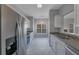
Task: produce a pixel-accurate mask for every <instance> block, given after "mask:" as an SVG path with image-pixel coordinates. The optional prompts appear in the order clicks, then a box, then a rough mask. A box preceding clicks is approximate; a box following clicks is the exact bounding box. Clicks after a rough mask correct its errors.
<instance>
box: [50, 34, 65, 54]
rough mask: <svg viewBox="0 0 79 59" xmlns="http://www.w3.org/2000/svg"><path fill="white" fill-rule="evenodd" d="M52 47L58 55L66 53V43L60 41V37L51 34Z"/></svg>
mask: <svg viewBox="0 0 79 59" xmlns="http://www.w3.org/2000/svg"><path fill="white" fill-rule="evenodd" d="M50 41H51V42H50V44H51V48H52V50H53V51H54V52H55V54H56V55H65V46H66V45H65V43H63V42H62V41H60V38H58V37H56V36H55V35H51V40H50Z"/></svg>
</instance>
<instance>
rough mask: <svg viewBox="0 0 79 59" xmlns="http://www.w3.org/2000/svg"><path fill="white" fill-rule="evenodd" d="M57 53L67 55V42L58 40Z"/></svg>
mask: <svg viewBox="0 0 79 59" xmlns="http://www.w3.org/2000/svg"><path fill="white" fill-rule="evenodd" d="M56 54H57V55H65V44H64V43H63V42H61V41H59V40H56Z"/></svg>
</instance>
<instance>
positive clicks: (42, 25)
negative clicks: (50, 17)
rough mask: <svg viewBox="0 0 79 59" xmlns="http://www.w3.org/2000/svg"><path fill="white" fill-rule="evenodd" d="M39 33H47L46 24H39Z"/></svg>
mask: <svg viewBox="0 0 79 59" xmlns="http://www.w3.org/2000/svg"><path fill="white" fill-rule="evenodd" d="M37 33H46V24H37Z"/></svg>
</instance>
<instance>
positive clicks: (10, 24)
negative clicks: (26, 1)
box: [1, 5, 18, 54]
mask: <svg viewBox="0 0 79 59" xmlns="http://www.w3.org/2000/svg"><path fill="white" fill-rule="evenodd" d="M1 7H2V8H1V30H2V32H1V34H2V54H5V53H6V52H5V48H6V46H5V45H6V39H7V38H10V37H14V36H15V24H16V20H17V19H18V14H17V13H16V12H14V11H13V10H12V9H10V8H9V7H7V6H6V5H2V6H1Z"/></svg>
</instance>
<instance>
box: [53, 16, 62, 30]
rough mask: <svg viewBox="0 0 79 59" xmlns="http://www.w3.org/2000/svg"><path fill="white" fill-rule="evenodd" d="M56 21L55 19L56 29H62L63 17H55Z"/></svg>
mask: <svg viewBox="0 0 79 59" xmlns="http://www.w3.org/2000/svg"><path fill="white" fill-rule="evenodd" d="M54 19H55V22H54V25H55V27H56V28H57V27H58V28H60V27H61V16H60V15H55V18H54Z"/></svg>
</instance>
